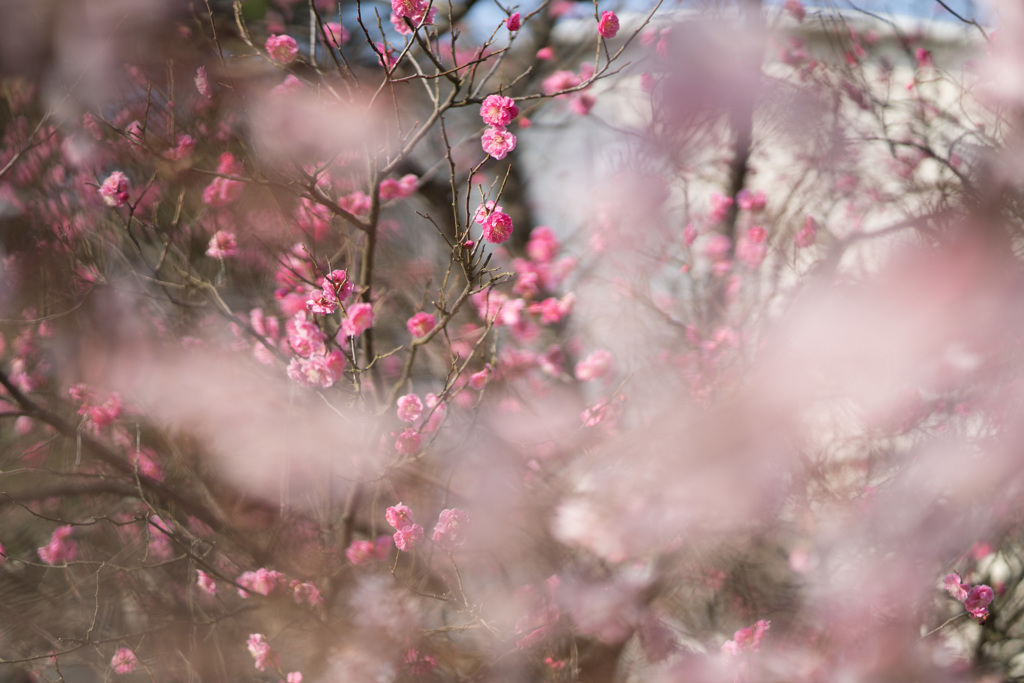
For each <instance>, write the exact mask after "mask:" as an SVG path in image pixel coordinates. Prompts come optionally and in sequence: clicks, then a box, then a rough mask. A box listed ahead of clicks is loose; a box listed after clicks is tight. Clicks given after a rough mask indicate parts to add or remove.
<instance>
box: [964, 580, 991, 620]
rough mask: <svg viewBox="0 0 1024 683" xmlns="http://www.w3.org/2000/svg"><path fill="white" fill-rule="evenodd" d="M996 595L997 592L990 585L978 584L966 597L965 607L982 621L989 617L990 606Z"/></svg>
mask: <svg viewBox="0 0 1024 683" xmlns="http://www.w3.org/2000/svg"><path fill="white" fill-rule="evenodd" d="M994 597H995V593H993V591H992V589H991V588H990V587H989V586H985V585H977V586H974V587H973V588H971V590H970V591H969V592H968V593H967V597H966V598H965V599H964V607H965V608H966V609H967V612H968V613H969V614H970V615H971V616H972V617H974V618H975V619H977V620H978V622H979V623H981V622H983V621H985V618H986V617H988V606H989V605H990V604H992V599H993V598H994Z"/></svg>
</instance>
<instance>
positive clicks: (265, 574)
mask: <svg viewBox="0 0 1024 683" xmlns="http://www.w3.org/2000/svg"><path fill="white" fill-rule="evenodd" d="M235 583H237V584H238V585H239V586H241V587H242V588H239V589H238V595H239V596H241V597H243V598H247V597H249V594H250V593H258V594H259V595H270V594H271V593H274V592H276V591H277V590H278V589H282V588H284V587H285V586H286V585H287V578H286V577H285V575H284V574H282V573H281V572H279V571H275V570H273V569H267V568H266V567H260V568H259V569H257V570H256V571H254V572H245V573H243V574H242V575H241V576H239V577H238V579H236V581H235Z"/></svg>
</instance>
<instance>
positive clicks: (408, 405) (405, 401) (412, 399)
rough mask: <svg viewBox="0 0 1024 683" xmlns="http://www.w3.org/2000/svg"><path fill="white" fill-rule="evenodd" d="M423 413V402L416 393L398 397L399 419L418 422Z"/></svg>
mask: <svg viewBox="0 0 1024 683" xmlns="http://www.w3.org/2000/svg"><path fill="white" fill-rule="evenodd" d="M422 415H423V402H422V401H421V400H420V397H419V396H417V395H416V394H406V395H405V396H400V397H399V398H398V419H399V420H401V421H402V422H408V423H413V422H416V421H417V420H418V419H420V417H421V416H422Z"/></svg>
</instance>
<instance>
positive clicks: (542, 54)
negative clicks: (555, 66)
mask: <svg viewBox="0 0 1024 683" xmlns="http://www.w3.org/2000/svg"><path fill="white" fill-rule="evenodd" d="M554 57H555V51H554V49H552V48H550V47H542V48H541V49H539V50H537V59H539V60H540V61H542V62H547V61H549V60H551V59H554Z"/></svg>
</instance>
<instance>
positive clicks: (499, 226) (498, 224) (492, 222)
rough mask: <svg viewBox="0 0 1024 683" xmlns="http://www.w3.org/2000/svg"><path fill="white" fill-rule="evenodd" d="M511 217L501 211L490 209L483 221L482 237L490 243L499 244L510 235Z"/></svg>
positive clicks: (511, 228)
mask: <svg viewBox="0 0 1024 683" xmlns="http://www.w3.org/2000/svg"><path fill="white" fill-rule="evenodd" d="M512 230H513V226H512V219H511V218H510V217H509V215H508V214H507V213H504V212H502V211H492V212H491V214H490V215H489V216H487V218H486V219H485V220H484V223H483V234H484V239H485V240H487V241H488V242H490V243H491V244H501V243H502V242H504V241H505V240H507V239H508V238H509V237H511V236H512Z"/></svg>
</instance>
